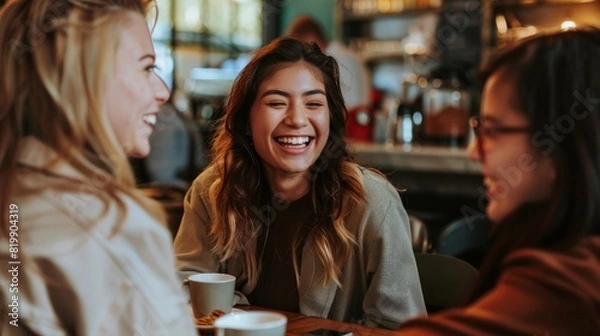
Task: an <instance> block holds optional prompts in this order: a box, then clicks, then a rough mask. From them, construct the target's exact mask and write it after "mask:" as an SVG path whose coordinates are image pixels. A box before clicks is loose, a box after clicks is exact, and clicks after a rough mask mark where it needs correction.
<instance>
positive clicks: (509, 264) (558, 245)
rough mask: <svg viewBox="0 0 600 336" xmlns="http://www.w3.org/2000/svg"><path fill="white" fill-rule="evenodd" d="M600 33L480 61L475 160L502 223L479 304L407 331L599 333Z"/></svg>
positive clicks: (532, 43) (567, 35)
mask: <svg viewBox="0 0 600 336" xmlns="http://www.w3.org/2000/svg"><path fill="white" fill-rule="evenodd" d="M599 59H600V31H599V30H597V29H583V30H573V31H566V32H560V33H553V34H549V35H539V36H535V37H533V38H529V39H526V40H524V41H522V42H520V43H518V44H517V45H515V46H513V47H511V48H509V49H507V50H505V51H503V52H501V53H500V54H499V55H497V56H496V57H495V58H493V59H492V61H491V62H490V63H489V64H488V65H487V67H485V68H484V69H483V72H482V76H483V79H484V83H485V86H484V90H483V96H482V104H481V114H480V116H478V117H475V118H473V119H472V120H471V124H472V126H473V127H474V131H475V134H476V139H475V141H474V142H472V143H471V145H470V148H469V153H470V156H471V157H472V158H473V159H474V160H476V161H479V162H481V165H482V174H483V176H484V180H483V182H484V186H485V190H486V196H487V198H488V203H487V206H486V213H487V215H488V216H489V218H490V219H491V220H492V221H493V222H494V223H495V227H494V232H493V237H492V241H493V242H492V244H491V246H490V250H489V252H488V254H487V256H486V257H485V259H484V262H483V265H482V267H481V279H480V280H479V283H478V285H477V287H476V288H475V290H474V293H473V296H472V298H471V299H470V302H469V303H468V304H467V305H466V306H465V307H464V308H460V309H453V310H448V311H446V312H443V313H440V314H437V315H434V316H432V317H430V318H428V319H425V318H423V319H416V320H412V321H410V322H408V323H407V324H405V325H403V326H402V328H401V329H400V331H401V334H402V335H600V207H599V206H598V200H600V182H599V181H600V63H599V62H598V60H599Z"/></svg>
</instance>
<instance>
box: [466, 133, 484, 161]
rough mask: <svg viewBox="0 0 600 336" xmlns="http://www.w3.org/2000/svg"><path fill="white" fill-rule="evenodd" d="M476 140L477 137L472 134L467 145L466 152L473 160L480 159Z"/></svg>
mask: <svg viewBox="0 0 600 336" xmlns="http://www.w3.org/2000/svg"><path fill="white" fill-rule="evenodd" d="M477 141H479V139H478V138H477V136H474V137H473V138H471V141H469V145H468V146H467V154H468V155H469V159H471V160H473V161H481V157H480V155H479V146H478V144H477Z"/></svg>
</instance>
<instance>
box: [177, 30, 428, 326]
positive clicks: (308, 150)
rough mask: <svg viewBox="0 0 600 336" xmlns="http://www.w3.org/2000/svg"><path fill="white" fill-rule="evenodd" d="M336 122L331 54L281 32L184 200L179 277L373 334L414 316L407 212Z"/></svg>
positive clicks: (341, 120) (239, 90) (235, 99)
mask: <svg viewBox="0 0 600 336" xmlns="http://www.w3.org/2000/svg"><path fill="white" fill-rule="evenodd" d="M345 121H346V108H345V106H344V100H343V98H342V93H341V89H340V84H339V68H338V64H337V62H336V61H335V59H334V58H333V57H331V56H328V55H326V54H323V53H322V52H321V50H320V49H319V48H318V47H317V45H316V44H315V43H307V42H303V41H302V40H300V39H297V38H293V37H284V38H280V39H276V40H274V41H272V42H271V43H270V44H268V45H267V46H265V47H263V48H261V49H260V50H258V51H257V52H256V53H255V55H254V57H253V58H252V60H251V61H250V63H249V64H248V65H247V66H246V67H245V68H244V70H242V72H241V73H240V75H239V76H238V78H237V79H236V81H235V82H234V85H233V87H232V90H231V94H230V96H229V100H228V103H227V106H226V111H225V114H224V116H223V118H222V119H221V120H220V121H219V126H218V129H217V132H216V139H215V142H214V145H213V147H212V156H211V157H212V158H213V161H212V163H211V164H210V165H209V167H208V168H207V169H206V170H204V171H203V172H202V174H200V176H199V177H198V178H197V179H196V180H195V181H194V183H193V184H192V186H191V188H190V190H189V191H188V193H187V195H186V199H185V201H184V215H183V219H182V222H181V226H180V229H179V232H178V234H177V236H176V238H175V251H176V255H177V259H178V269H179V270H180V272H181V275H182V276H188V275H190V274H193V273H196V272H225V273H229V274H231V275H234V276H236V278H237V287H236V289H237V290H238V291H239V292H238V295H239V296H240V298H241V301H240V302H242V303H247V302H248V301H249V302H250V303H251V304H253V305H257V306H261V307H266V308H272V309H279V310H284V311H292V312H299V313H302V314H306V315H312V316H320V317H324V318H330V319H335V320H343V321H349V322H355V323H363V324H366V325H370V326H377V327H382V328H389V329H393V328H397V327H398V326H399V325H400V323H401V322H402V321H405V320H406V319H408V318H411V317H414V316H417V315H421V314H424V313H425V305H424V302H423V296H422V292H421V286H420V282H419V276H418V273H417V268H416V264H415V258H414V255H413V252H412V246H411V234H410V227H409V220H408V215H407V214H406V211H405V209H404V207H403V206H402V202H401V200H400V197H399V195H398V191H397V190H396V189H395V188H394V187H393V186H392V185H391V184H390V183H389V182H388V181H387V180H386V179H385V177H384V176H382V175H381V174H378V173H376V172H373V171H371V170H368V169H365V168H363V167H361V166H359V165H357V164H356V163H354V162H353V160H352V158H351V156H350V154H349V152H348V149H347V146H346V144H345V142H344V126H345Z"/></svg>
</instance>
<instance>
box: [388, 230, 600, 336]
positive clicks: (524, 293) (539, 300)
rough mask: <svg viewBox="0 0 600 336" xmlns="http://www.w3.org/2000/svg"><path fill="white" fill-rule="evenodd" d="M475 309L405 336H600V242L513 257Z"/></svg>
mask: <svg viewBox="0 0 600 336" xmlns="http://www.w3.org/2000/svg"><path fill="white" fill-rule="evenodd" d="M504 267H505V268H504V271H503V274H502V276H501V278H500V280H499V282H498V285H497V286H496V287H495V288H494V289H493V290H491V291H490V292H489V293H488V294H486V295H485V296H483V297H481V298H480V299H479V300H478V301H476V302H474V303H473V304H472V305H470V306H468V307H466V308H463V309H453V310H448V311H446V312H443V313H440V314H437V315H434V316H432V317H430V318H419V319H414V320H411V321H409V322H407V323H406V324H404V325H403V326H402V327H401V329H400V331H402V333H401V334H402V335H600V237H590V238H587V239H585V240H583V241H582V242H581V243H579V244H578V245H576V246H574V247H573V248H571V249H569V250H567V251H563V252H550V251H543V250H534V249H527V250H521V251H517V252H515V253H513V254H511V255H509V256H508V257H507V258H506V260H505V265H504Z"/></svg>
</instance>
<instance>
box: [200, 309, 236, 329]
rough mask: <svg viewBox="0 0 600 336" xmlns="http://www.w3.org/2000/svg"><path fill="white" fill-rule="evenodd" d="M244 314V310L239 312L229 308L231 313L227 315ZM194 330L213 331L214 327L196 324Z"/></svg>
mask: <svg viewBox="0 0 600 336" xmlns="http://www.w3.org/2000/svg"><path fill="white" fill-rule="evenodd" d="M245 312H246V311H245V310H241V309H239V308H231V313H229V314H243V313H245ZM192 316H193V315H192ZM196 329H198V330H213V329H215V326H212V325H207V326H205V325H197V324H196Z"/></svg>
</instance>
